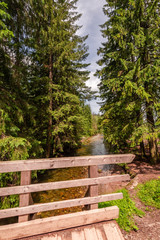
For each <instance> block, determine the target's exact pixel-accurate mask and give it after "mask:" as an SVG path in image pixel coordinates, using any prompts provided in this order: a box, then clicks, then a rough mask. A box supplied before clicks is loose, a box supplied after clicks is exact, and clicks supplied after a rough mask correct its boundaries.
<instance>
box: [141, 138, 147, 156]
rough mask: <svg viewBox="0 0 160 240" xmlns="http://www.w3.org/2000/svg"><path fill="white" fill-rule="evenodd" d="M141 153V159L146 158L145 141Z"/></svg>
mask: <svg viewBox="0 0 160 240" xmlns="http://www.w3.org/2000/svg"><path fill="white" fill-rule="evenodd" d="M140 152H141V157H142V158H146V152H145V146H144V142H143V140H142V142H140Z"/></svg>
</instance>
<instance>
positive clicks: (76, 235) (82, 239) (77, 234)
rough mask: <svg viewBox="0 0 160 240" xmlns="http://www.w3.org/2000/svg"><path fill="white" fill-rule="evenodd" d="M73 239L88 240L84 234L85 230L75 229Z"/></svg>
mask: <svg viewBox="0 0 160 240" xmlns="http://www.w3.org/2000/svg"><path fill="white" fill-rule="evenodd" d="M71 234H72V240H86V239H85V236H84V231H83V230H81V231H79V230H74V231H72V233H71Z"/></svg>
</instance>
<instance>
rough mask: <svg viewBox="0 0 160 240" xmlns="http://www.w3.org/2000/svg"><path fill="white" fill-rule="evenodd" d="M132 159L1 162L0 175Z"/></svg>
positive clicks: (106, 157) (104, 157) (129, 156)
mask: <svg viewBox="0 0 160 240" xmlns="http://www.w3.org/2000/svg"><path fill="white" fill-rule="evenodd" d="M134 158H135V155H134V154H114V155H97V156H81V157H65V158H48V159H45V158H44V159H30V160H19V161H2V162H0V173H4V172H18V171H30V170H41V169H55V168H67V167H80V166H93V165H100V164H116V163H129V162H132V160H133V159H134Z"/></svg>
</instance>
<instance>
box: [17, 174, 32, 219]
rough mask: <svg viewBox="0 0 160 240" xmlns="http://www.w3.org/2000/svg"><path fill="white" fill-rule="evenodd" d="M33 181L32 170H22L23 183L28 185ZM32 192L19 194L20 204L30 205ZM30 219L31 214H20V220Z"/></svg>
mask: <svg viewBox="0 0 160 240" xmlns="http://www.w3.org/2000/svg"><path fill="white" fill-rule="evenodd" d="M30 183H31V171H25V172H21V185H28V184H30ZM29 195H30V194H29V193H25V194H21V195H20V196H19V206H20V207H25V206H28V205H29V200H30V196H29ZM28 220H29V215H24V216H19V218H18V222H25V221H28Z"/></svg>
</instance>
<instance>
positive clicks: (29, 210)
mask: <svg viewBox="0 0 160 240" xmlns="http://www.w3.org/2000/svg"><path fill="white" fill-rule="evenodd" d="M122 198H123V194H122V193H113V194H107V195H101V196H97V197H86V198H77V199H71V200H65V201H57V202H50V203H42V204H36V205H30V206H26V207H21V208H9V209H4V210H0V219H2V218H8V217H15V216H22V215H27V214H33V213H37V212H44V211H50V210H55V209H61V208H67V207H68V208H69V207H75V206H82V205H87V204H94V203H99V202H105V201H111V200H117V199H122Z"/></svg>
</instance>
